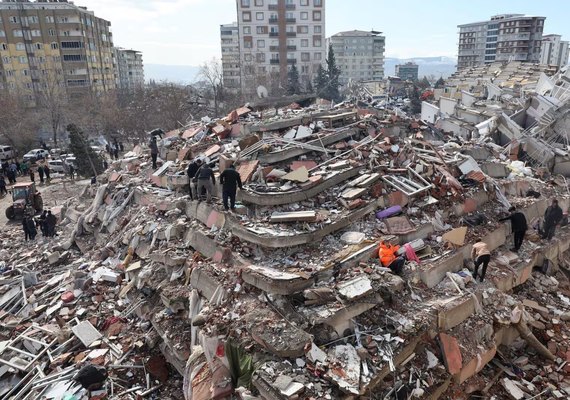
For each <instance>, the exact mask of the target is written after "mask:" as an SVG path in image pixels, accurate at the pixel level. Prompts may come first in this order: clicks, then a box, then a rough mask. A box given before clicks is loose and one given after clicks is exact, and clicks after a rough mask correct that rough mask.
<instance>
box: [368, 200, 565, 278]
mask: <svg viewBox="0 0 570 400" xmlns="http://www.w3.org/2000/svg"><path fill="white" fill-rule="evenodd" d="M509 213H510V214H509V215H508V216H506V217H504V218H501V219H499V221H501V222H503V221H508V220H510V221H511V231H512V233H513V241H514V247H513V248H511V251H514V252H518V251H519V250H520V249H521V246H522V244H523V242H524V238H525V235H526V232H527V230H528V223H527V220H526V217H525V215H524V214H523V213H522V212H521V211H520V210H518V209H517V208H516V207H511V208H509ZM567 224H568V217H567V216H565V215H564V213H563V211H562V208H560V206H559V205H558V200H557V199H553V200H552V202H551V204H550V206H548V208H547V209H546V211H545V212H544V218H543V224H542V226H540V223H538V225H536V230H537V231H538V233H539V234H540V236H541V238H542V239H545V240H551V239H552V238H553V237H554V234H555V232H556V227H557V226H558V225H561V226H564V225H567ZM408 246H409V245H408ZM399 250H400V246H398V245H395V244H392V243H390V242H389V241H382V242H381V243H380V247H379V249H378V257H379V259H380V263H381V264H382V266H384V267H386V268H389V269H390V270H391V271H392V272H393V273H395V274H397V275H401V274H402V272H403V270H404V265H405V263H406V261H407V260H408V258H409V256H408V254H410V252H409V251H408V249H406V250H407V251H405V252H401V251H399ZM414 257H415V253H414ZM471 258H472V260H473V263H474V268H473V279H474V280H475V281H477V279H479V281H480V282H483V280H484V279H485V274H486V273H487V267H488V266H489V262H490V261H491V251H490V250H489V246H488V244H487V243H485V241H483V239H482V238H478V239H477V240H476V241H475V243H474V244H473V247H472V248H471ZM479 268H481V271H480V273H479Z"/></svg>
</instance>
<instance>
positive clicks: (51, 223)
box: [46, 210, 57, 237]
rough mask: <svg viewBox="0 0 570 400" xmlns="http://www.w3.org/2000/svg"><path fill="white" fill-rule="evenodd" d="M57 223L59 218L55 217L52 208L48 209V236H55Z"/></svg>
mask: <svg viewBox="0 0 570 400" xmlns="http://www.w3.org/2000/svg"><path fill="white" fill-rule="evenodd" d="M56 224H57V218H56V217H55V215H53V214H52V213H51V210H50V211H48V213H47V215H46V230H47V235H48V237H54V236H55V226H56Z"/></svg>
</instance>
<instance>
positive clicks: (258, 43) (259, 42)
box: [257, 40, 265, 49]
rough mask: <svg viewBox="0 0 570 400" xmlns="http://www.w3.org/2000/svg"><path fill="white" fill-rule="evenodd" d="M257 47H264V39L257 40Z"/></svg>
mask: <svg viewBox="0 0 570 400" xmlns="http://www.w3.org/2000/svg"><path fill="white" fill-rule="evenodd" d="M257 48H259V49H264V48H265V40H258V41H257Z"/></svg>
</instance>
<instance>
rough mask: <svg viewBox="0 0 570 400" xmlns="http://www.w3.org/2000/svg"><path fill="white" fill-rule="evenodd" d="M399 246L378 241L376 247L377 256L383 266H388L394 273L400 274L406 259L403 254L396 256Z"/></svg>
mask: <svg viewBox="0 0 570 400" xmlns="http://www.w3.org/2000/svg"><path fill="white" fill-rule="evenodd" d="M399 249H400V246H398V245H393V244H391V243H390V242H388V241H384V240H383V241H382V242H380V248H379V249H378V258H380V262H381V263H382V266H383V267H386V268H390V269H391V270H392V272H394V273H395V274H396V275H400V274H401V273H402V271H403V270H404V264H405V263H406V259H405V258H404V257H403V256H398V255H397V254H396V253H397V251H398V250H399Z"/></svg>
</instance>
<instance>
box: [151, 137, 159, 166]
mask: <svg viewBox="0 0 570 400" xmlns="http://www.w3.org/2000/svg"><path fill="white" fill-rule="evenodd" d="M149 147H150V157H151V158H152V168H153V169H156V168H157V166H156V159H157V158H158V144H156V136H153V137H152V138H151V139H150V144H149Z"/></svg>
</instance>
